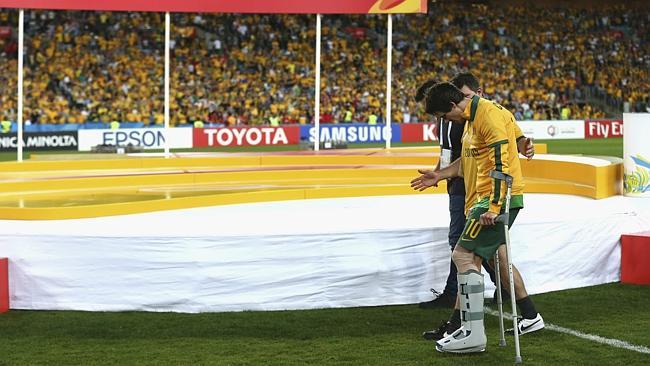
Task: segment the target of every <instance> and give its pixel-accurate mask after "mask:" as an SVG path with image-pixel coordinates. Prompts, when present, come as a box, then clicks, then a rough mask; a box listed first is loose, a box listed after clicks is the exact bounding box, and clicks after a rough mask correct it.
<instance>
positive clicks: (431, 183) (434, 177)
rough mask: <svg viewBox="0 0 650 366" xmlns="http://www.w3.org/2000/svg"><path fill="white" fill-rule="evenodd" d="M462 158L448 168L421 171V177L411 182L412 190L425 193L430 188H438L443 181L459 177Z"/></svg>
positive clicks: (419, 171)
mask: <svg viewBox="0 0 650 366" xmlns="http://www.w3.org/2000/svg"><path fill="white" fill-rule="evenodd" d="M460 160H461V159H460V158H458V159H456V160H454V162H453V163H451V164H449V166H448V167H446V168H444V169H440V170H425V169H420V170H418V173H420V176H418V177H415V178H414V179H413V180H411V188H413V189H415V190H419V191H424V190H425V189H427V188H429V187H437V186H438V182H440V181H441V180H443V179H449V178H454V177H458V174H459V171H460V166H461V164H460Z"/></svg>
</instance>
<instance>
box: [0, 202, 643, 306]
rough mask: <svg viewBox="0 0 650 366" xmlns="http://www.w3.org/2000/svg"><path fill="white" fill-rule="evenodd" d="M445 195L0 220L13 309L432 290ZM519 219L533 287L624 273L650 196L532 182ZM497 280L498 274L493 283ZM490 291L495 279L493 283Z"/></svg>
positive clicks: (355, 298)
mask: <svg viewBox="0 0 650 366" xmlns="http://www.w3.org/2000/svg"><path fill="white" fill-rule="evenodd" d="M447 199H448V198H447V196H446V195H441V194H421V195H410V196H388V197H363V198H339V199H321V200H302V201H289V202H270V203H254V204H242V205H231V206H218V207H207V208H195V209H186V210H176V211H165V212H154V213H147V214H138V215H125V216H113V217H103V218H92V219H79V220H61V221H7V220H4V221H0V230H1V231H2V233H3V235H2V237H1V238H0V257H9V260H10V263H9V276H10V283H9V286H10V302H11V307H12V308H13V309H61V310H63V309H66V310H67V309H75V310H93V311H103V310H107V311H117V310H146V311H178V312H202V311H237V310H277V309H307V308H322V307H347V306H369V305H387V304H406V303H415V302H418V301H424V300H429V299H430V298H431V297H430V293H429V288H431V287H433V288H437V289H442V288H443V287H444V282H445V279H446V276H447V273H448V269H449V258H450V250H449V246H448V244H447V226H448V222H449V215H448V205H447ZM525 199H526V202H525V203H526V208H525V209H524V210H522V212H521V213H520V215H519V217H518V218H517V222H516V223H515V225H514V227H513V228H512V232H511V238H512V243H513V252H514V261H515V264H516V265H517V266H518V267H519V269H520V271H521V272H522V274H523V276H524V279H525V282H526V286H527V288H528V290H529V292H531V293H533V294H534V293H540V292H546V291H553V290H561V289H567V288H575V287H582V286H589V285H596V284H602V283H608V282H615V281H618V280H619V278H620V246H619V238H620V235H621V234H624V233H633V232H639V231H644V230H649V229H650V207H649V206H650V201H648V200H646V199H638V198H637V199H634V198H626V197H622V196H618V197H612V198H608V199H603V200H592V199H587V198H581V197H574V196H562V195H546V194H545V195H541V194H537V195H534V194H529V195H527V196H526V198H525ZM487 282H489V281H487ZM490 290H491V289H488V290H487V291H490Z"/></svg>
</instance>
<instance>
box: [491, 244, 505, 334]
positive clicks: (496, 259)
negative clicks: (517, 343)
mask: <svg viewBox="0 0 650 366" xmlns="http://www.w3.org/2000/svg"><path fill="white" fill-rule="evenodd" d="M494 266H495V268H494V274H495V277H496V280H497V307H498V308H499V332H500V337H501V338H499V346H501V347H505V346H506V336H505V329H504V328H503V298H502V296H501V273H500V271H501V269H500V268H499V250H498V249H497V252H496V253H494Z"/></svg>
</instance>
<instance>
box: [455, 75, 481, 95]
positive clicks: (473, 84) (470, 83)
mask: <svg viewBox="0 0 650 366" xmlns="http://www.w3.org/2000/svg"><path fill="white" fill-rule="evenodd" d="M451 83H452V84H454V85H455V86H456V87H457V88H458V89H460V88H462V87H463V85H464V86H466V87H468V88H470V89H471V90H472V91H473V92H475V93H476V92H477V91H478V89H479V88H480V87H481V86H480V85H479V82H478V79H477V78H476V76H474V74H472V73H471V72H461V73H459V74H456V76H454V78H453V79H451Z"/></svg>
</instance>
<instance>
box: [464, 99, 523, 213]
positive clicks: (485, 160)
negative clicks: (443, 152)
mask: <svg viewBox="0 0 650 366" xmlns="http://www.w3.org/2000/svg"><path fill="white" fill-rule="evenodd" d="M463 117H465V118H466V119H467V123H466V125H465V132H464V134H463V140H462V144H463V151H462V155H461V159H462V169H463V176H464V179H465V211H466V212H467V211H468V210H469V209H470V208H471V207H472V206H474V205H475V204H476V203H479V202H481V203H486V206H487V208H488V209H489V211H491V212H494V213H499V212H500V210H501V205H502V204H503V200H504V198H505V194H506V187H505V182H500V181H497V180H495V179H493V178H491V177H490V176H489V174H490V171H492V170H497V171H501V172H503V173H506V174H509V175H511V176H512V177H513V185H512V196H513V199H512V200H511V207H523V195H522V194H523V190H524V181H523V177H522V174H521V165H520V163H519V155H518V151H517V138H518V137H521V136H523V134H522V133H521V129H520V128H519V126H517V124H516V123H515V118H514V116H513V115H512V113H510V112H509V111H508V110H507V109H505V108H503V107H502V106H500V105H499V104H497V103H494V102H492V101H489V100H487V99H482V98H479V97H478V96H475V97H474V98H472V102H471V103H469V104H468V105H467V107H466V108H465V111H464V112H463Z"/></svg>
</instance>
